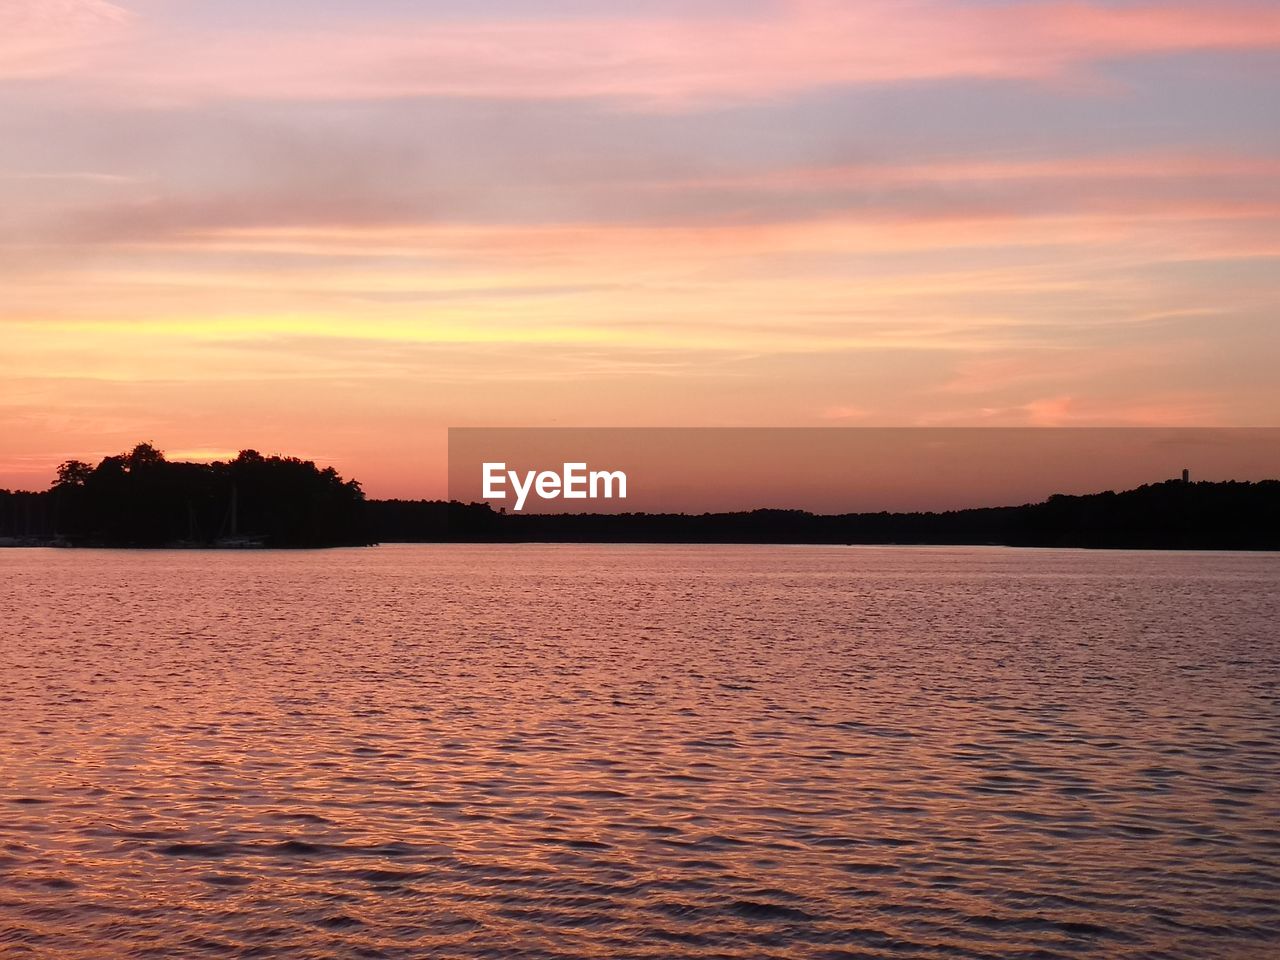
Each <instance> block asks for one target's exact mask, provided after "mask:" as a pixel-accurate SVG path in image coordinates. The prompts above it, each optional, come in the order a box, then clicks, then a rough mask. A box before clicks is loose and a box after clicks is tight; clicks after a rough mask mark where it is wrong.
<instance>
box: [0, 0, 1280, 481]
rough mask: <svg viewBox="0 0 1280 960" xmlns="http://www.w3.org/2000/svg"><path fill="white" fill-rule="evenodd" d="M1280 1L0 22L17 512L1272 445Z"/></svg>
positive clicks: (919, 0)
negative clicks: (1052, 440) (827, 460)
mask: <svg viewBox="0 0 1280 960" xmlns="http://www.w3.org/2000/svg"><path fill="white" fill-rule="evenodd" d="M1278 102H1280V2H1275V0H1273V2H1239V0H1222V2H1215V3H1212V4H1209V3H1205V2H1177V0H1145V2H1137V0H1134V2H1128V0H1125V2H1121V0H1110V2H1107V0H1096V2H1075V0H1072V2H1061V0H1043V2H1042V0H894V2H887V0H734V2H728V0H679V2H676V0H632V2H629V3H626V4H619V3H616V2H603V0H595V2H592V0H550V2H536V0H472V2H468V3H465V4H464V3H456V2H443V0H416V2H411V0H359V2H356V0H273V2H272V3H269V4H264V3H262V2H260V0H253V2H251V0H201V2H197V0H120V2H107V0H0V487H14V488H28V489H39V488H43V487H45V486H47V484H48V483H49V482H50V481H51V480H52V478H53V470H54V467H55V466H56V465H57V464H58V463H59V462H61V461H63V460H66V459H69V458H72V457H75V458H79V459H86V460H94V459H97V458H98V457H101V456H104V455H107V454H111V453H116V452H119V451H121V450H123V449H127V448H129V447H132V446H133V445H134V444H135V443H137V442H139V441H143V440H146V441H150V442H153V443H155V444H156V445H157V446H159V447H160V448H162V449H164V450H165V451H166V452H167V453H168V454H169V456H170V457H171V458H180V457H190V458H205V459H209V458H216V457H222V456H230V455H234V453H235V451H237V450H239V449H241V448H246V447H252V448H255V449H258V450H261V451H263V452H278V453H288V454H296V455H300V456H303V457H306V458H311V459H316V460H318V461H321V462H323V463H326V464H332V465H334V466H336V467H337V468H338V469H339V470H340V471H341V472H342V473H343V474H344V475H346V476H354V477H357V478H359V479H360V480H361V481H362V482H363V484H364V486H365V488H366V490H367V491H368V492H369V493H370V494H372V495H375V496H440V495H443V494H444V492H445V489H446V480H447V477H446V471H445V452H446V428H448V427H451V426H452V427H468V426H755V427H774V426H804V427H817V426H930V427H940V426H1099V425H1107V426H1112V425H1116V426H1118V425H1137V426H1250V425H1252V426H1259V425H1265V426H1271V425H1275V424H1276V419H1277V418H1276V416H1275V411H1277V410H1280V377H1277V376H1276V373H1275V370H1276V368H1277V361H1278V360H1280V326H1278V325H1277V323H1276V320H1277V307H1280V269H1277V257H1278V256H1280V123H1278V122H1277V112H1276V111H1277V107H1276V104H1277V103H1278Z"/></svg>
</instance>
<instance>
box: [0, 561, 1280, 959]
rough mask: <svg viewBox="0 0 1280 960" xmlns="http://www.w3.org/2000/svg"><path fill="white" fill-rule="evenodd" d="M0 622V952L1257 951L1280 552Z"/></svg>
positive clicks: (868, 566) (1278, 749)
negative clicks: (0, 684)
mask: <svg viewBox="0 0 1280 960" xmlns="http://www.w3.org/2000/svg"><path fill="white" fill-rule="evenodd" d="M0 618H2V619H0V670H2V678H3V685H2V686H0V955H3V956H6V957H8V956H15V957H21V956H32V957H58V958H71V960H79V958H86V960H87V958H94V960H99V958H115V957H165V958H171V957H188V956H190V957H242V956H243V957H249V956H267V957H280V958H302V957H389V958H424V957H460V958H471V957H493V958H510V957H531V958H532V957H537V958H557V957H562V958H570V957H572V958H578V957H583V958H585V957H601V958H603V957H627V958H655V960H657V958H673V957H690V958H693V957H719V958H742V960H759V958H811V957H812V958H873V957H894V958H902V960H914V958H943V957H946V958H951V957H971V958H979V957H982V958H986V957H1001V958H1003V957H1008V958H1013V957H1020V958H1022V957H1036V958H1046V960H1052V958H1058V957H1064V958H1065V957H1077V958H1078V957H1102V958H1108V960H1110V958H1137V957H1142V958H1153V957H1170V958H1187V957H1196V958H1250V960H1253V958H1259V957H1262V956H1266V955H1268V951H1270V950H1275V949H1276V944H1277V943H1280V685H1278V681H1280V627H1277V624H1280V556H1275V555H1247V554H1200V555H1195V554H1173V553H1167V554H1159V553H1138V552H1086V551H1066V550H1063V551H1055V550H1015V549H1004V548H858V547H854V548H843V547H840V548H832V547H722V546H715V547H702V546H678V547H672V546H661V547H659V546H590V547H580V546H545V545H536V546H535V545H525V546H520V545H515V546H466V545H427V546H384V547H380V548H375V549H367V550H337V551H321V552H267V551H245V552H234V551H226V552H200V551H156V552H128V551H105V550H104V551H74V550H35V549H33V550H4V551H0ZM1270 955H1274V954H1270Z"/></svg>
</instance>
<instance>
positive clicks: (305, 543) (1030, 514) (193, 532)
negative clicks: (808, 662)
mask: <svg viewBox="0 0 1280 960" xmlns="http://www.w3.org/2000/svg"><path fill="white" fill-rule="evenodd" d="M379 542H382V543H391V542H421V543H426V542H479V543H502V542H507V543H510V542H548V543H549V542H579V543H815V544H891V543H900V544H957V545H958V544H1003V545H1009V546H1042V547H1114V548H1123V547H1129V548H1146V549H1188V550H1202V549H1232V550H1277V549H1280V481H1276V480H1264V481H1261V482H1258V483H1247V482H1235V481H1230V482H1225V483H1205V482H1199V483H1187V482H1185V481H1178V480H1170V481H1167V482H1163V483H1155V484H1147V485H1144V486H1141V487H1138V488H1137V489H1135V490H1127V491H1124V492H1120V493H1115V492H1111V491H1107V492H1105V493H1096V494H1088V495H1083V496H1066V495H1060V494H1059V495H1055V496H1052V497H1050V498H1049V499H1048V500H1046V501H1044V502H1043V503H1033V504H1023V505H1021V506H1011V507H990V508H978V509H971V510H953V511H947V512H941V513H887V512H882V513H849V514H838V515H822V514H813V513H808V512H806V511H803V510H752V511H748V512H736V513H704V514H673V513H672V514H652V513H622V514H533V513H520V514H517V513H497V512H495V511H494V510H493V509H491V508H490V507H489V506H488V505H487V504H483V503H479V504H477V503H470V504H464V503H458V502H446V501H439V500H366V498H365V496H364V492H363V491H362V490H361V488H360V484H359V483H358V482H357V481H355V480H344V479H343V478H342V477H340V476H339V475H338V473H337V472H336V471H335V470H333V469H332V468H331V467H325V468H321V467H317V466H316V465H315V464H314V463H313V462H311V461H308V460H299V459H297V458H295V457H278V456H271V457H264V456H262V455H261V454H260V453H258V452H256V451H254V450H245V451H243V452H241V453H240V454H239V456H237V457H236V458H235V459H234V460H231V461H229V462H216V463H183V462H177V461H170V460H166V459H165V457H164V455H163V454H162V453H161V452H160V451H159V450H157V449H155V447H153V446H152V445H151V444H146V443H143V444H139V445H138V446H136V447H134V448H133V450H131V451H129V452H128V453H123V454H120V455H118V456H113V457H106V458H105V459H103V460H102V461H101V462H100V463H98V464H97V465H96V466H91V465H90V464H88V463H85V462H83V461H79V460H72V461H68V462H67V463H64V464H62V465H61V466H60V467H59V468H58V474H57V480H56V481H55V482H54V484H53V485H52V486H51V487H50V489H49V490H47V491H43V492H39V493H32V492H10V491H7V490H0V543H19V544H42V543H53V544H63V545H69V546H132V547H159V546H193V547H209V546H224V547H244V546H266V547H330V546H362V545H368V544H372V543H379Z"/></svg>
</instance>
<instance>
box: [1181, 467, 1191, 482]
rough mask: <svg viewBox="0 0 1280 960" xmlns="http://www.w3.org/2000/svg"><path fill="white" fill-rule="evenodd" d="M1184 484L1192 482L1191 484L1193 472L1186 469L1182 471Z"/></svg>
mask: <svg viewBox="0 0 1280 960" xmlns="http://www.w3.org/2000/svg"><path fill="white" fill-rule="evenodd" d="M1182 482H1183V483H1190V482H1191V471H1190V470H1187V469H1185V468H1184V469H1183V471H1182Z"/></svg>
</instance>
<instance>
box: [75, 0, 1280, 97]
mask: <svg viewBox="0 0 1280 960" xmlns="http://www.w3.org/2000/svg"><path fill="white" fill-rule="evenodd" d="M62 2H63V3H66V4H70V0H62ZM70 5H71V6H73V7H76V8H83V10H84V11H89V12H90V13H94V15H97V16H102V15H103V14H105V13H106V12H110V11H114V10H115V8H112V7H110V6H109V5H107V4H105V3H101V2H94V0H81V2H80V3H77V4H70ZM95 12H96V13H95ZM138 43H139V44H141V46H139V45H137V44H132V43H131V44H125V45H122V46H121V47H120V48H119V49H117V50H116V51H115V53H114V55H112V56H111V57H106V58H101V59H98V60H96V61H94V63H93V64H92V65H86V67H85V70H86V72H87V73H88V74H90V75H93V76H97V77H98V78H99V79H103V80H106V81H108V82H109V83H114V84H122V85H124V86H125V87H126V88H128V89H130V90H131V91H132V92H134V93H135V94H137V95H146V96H150V97H157V98H179V99H180V98H184V97H186V98H190V97H202V96H211V97H218V96H233V97H287V98H347V97H352V98H359V97H395V96H419V95H454V96H472V97H517V98H578V97H604V98H618V99H626V100H633V101H640V102H642V103H649V104H652V105H665V106H675V105H680V104H684V103H690V102H701V101H705V100H713V99H733V98H752V97H769V96H775V95H785V94H789V93H795V92H798V91H803V90H812V89H819V88H824V87H836V86H845V85H857V84H878V83H889V82H897V81H909V80H922V79H943V78H954V77H980V78H1047V77H1055V76H1061V75H1063V74H1064V73H1065V72H1068V71H1069V70H1070V69H1071V68H1072V67H1074V66H1076V65H1080V64H1087V63H1090V62H1094V61H1100V60H1105V59H1110V58H1117V57H1128V56H1141V55H1149V54H1164V53H1175V52H1180V51H1196V50H1243V49H1262V48H1275V47H1278V46H1280V9H1277V8H1276V7H1275V6H1274V5H1267V4H1259V3H1241V2H1227V3H1222V4H1214V5H1212V6H1209V5H1205V4H1190V3H1158V2H1152V3H1147V4H1143V5H1137V6H1125V7H1122V8H1114V7H1107V6H1102V5H1099V4H1095V3H1048V4H1024V5H1018V6H1016V7H1011V8H1010V7H1002V8H974V7H964V6H961V7H957V6H953V5H948V4H943V3H940V2H938V0H916V2H907V3H902V2H893V3H890V2H886V0H868V2H862V3H848V2H835V0H788V2H783V3H779V4H778V5H777V7H776V10H775V12H774V13H773V14H772V15H769V16H765V17H749V16H746V15H738V16H720V17H702V18H683V19H655V18H635V19H632V20H626V19H618V18H609V19H565V20H559V21H555V20H485V21H474V20H472V21H447V22H433V21H416V22H410V23H403V22H400V23H378V22H367V23H357V24H354V25H349V26H347V27H345V28H344V29H342V30H340V31H339V30H337V29H334V28H329V29H320V28H314V27H313V28H303V29H278V30H272V31H259V32H257V33H230V32H227V33H224V34H223V35H221V36H219V35H216V34H211V33H209V32H208V31H205V32H202V33H201V34H200V35H199V36H190V37H186V38H184V37H181V36H172V35H166V34H164V33H163V32H161V31H159V30H153V31H152V32H151V33H150V34H149V35H147V36H146V37H145V39H140V40H139V41H138Z"/></svg>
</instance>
